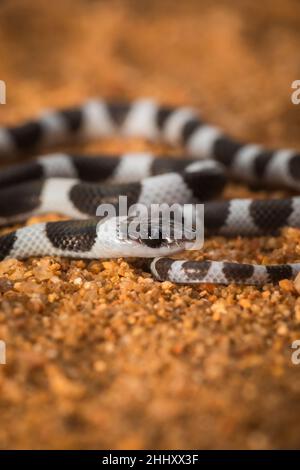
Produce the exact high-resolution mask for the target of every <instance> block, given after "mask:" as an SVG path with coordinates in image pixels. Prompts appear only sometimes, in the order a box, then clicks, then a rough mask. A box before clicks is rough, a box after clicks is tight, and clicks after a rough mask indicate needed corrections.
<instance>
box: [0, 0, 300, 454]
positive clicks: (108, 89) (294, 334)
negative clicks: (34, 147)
mask: <svg viewBox="0 0 300 470" xmlns="http://www.w3.org/2000/svg"><path fill="white" fill-rule="evenodd" d="M177 3H178V4H177V5H176V4H175V2H171V1H169V0H164V1H159V0H152V1H151V2H150V1H141V0H140V1H138V0H132V1H114V0H113V1H109V2H108V1H107V2H96V1H82V0H81V1H80V0H73V1H72V2H71V1H68V0H61V1H60V2H59V4H58V2H52V3H51V2H46V1H39V2H35V1H33V0H27V1H26V0H23V1H21V0H18V1H17V0H13V1H10V2H8V1H4V2H2V3H1V5H0V57H1V69H0V79H1V80H5V82H6V85H7V104H6V105H1V106H0V122H1V123H2V124H8V123H10V124H12V123H15V122H18V121H19V120H21V119H24V118H27V117H31V116H32V115H34V114H36V113H38V112H39V111H40V110H41V109H42V108H49V107H56V106H64V105H69V104H74V103H80V102H81V101H82V100H84V99H85V98H87V97H90V96H98V95H100V96H105V97H109V98H114V97H119V98H127V99H132V98H135V97H139V96H153V97H155V98H157V99H159V100H160V101H163V102H165V103H171V104H192V105H194V106H196V107H198V108H200V109H201V112H203V115H204V116H205V117H206V119H207V120H208V121H209V122H212V123H214V124H216V125H218V126H221V127H223V128H224V129H225V130H226V131H227V132H229V133H230V134H232V135H234V136H235V137H237V138H239V139H245V140H249V141H256V142H260V143H263V144H266V145H268V146H282V147H284V146H288V147H300V136H299V123H300V105H299V106H296V105H293V104H292V103H291V92H292V90H291V83H292V81H293V80H296V79H300V77H299V65H300V58H299V45H300V31H299V28H298V24H299V19H300V5H299V3H298V2H296V1H292V0H289V1H284V0H282V1H279V0H278V1H266V2H263V3H258V2H252V1H250V0H249V1H247V0H244V1H236V2H234V1H225V0H223V1H219V2H209V1H208V0H205V1H196V0H194V1H187V2H177ZM76 148H77V150H84V151H93V152H96V151H99V152H100V151H106V152H109V153H114V152H124V151H130V150H144V149H145V150H153V151H157V152H160V153H162V152H165V153H168V154H170V158H171V157H172V155H173V154H174V153H175V152H176V151H177V153H178V151H179V150H180V149H176V150H175V151H174V150H171V149H168V148H166V147H162V146H159V145H150V144H148V143H147V142H145V141H142V140H138V139H130V140H127V141H124V140H122V139H117V138H116V139H110V140H106V141H102V142H96V143H93V144H90V145H87V146H85V147H83V146H81V147H76ZM284 194H288V193H283V192H282V191H273V192H272V193H268V192H265V191H260V192H255V193H254V192H251V191H250V190H248V189H246V188H244V187H242V186H240V185H237V184H236V185H233V184H230V185H229V186H228V188H227V189H226V192H225V196H226V197H232V196H246V195H251V196H253V197H269V196H273V197H274V196H283V195H284ZM57 218H58V216H57V215H55V214H51V215H49V216H45V217H39V218H32V219H30V220H29V221H28V222H27V223H33V222H36V221H40V220H56V219H57ZM5 230H7V229H3V230H2V233H3V232H4V231H5ZM299 242H300V231H299V230H295V229H284V230H283V231H282V234H281V236H280V237H277V238H274V237H260V238H254V239H250V238H249V239H248V238H246V239H244V238H243V239H242V238H234V239H232V240H226V239H224V238H222V237H214V238H212V239H209V240H206V242H205V246H204V250H203V252H189V253H187V254H184V255H182V256H187V257H189V258H191V259H216V260H221V259H227V260H235V261H244V262H260V263H282V262H292V261H293V262H295V261H299V260H300V247H299ZM0 297H1V298H0V300H1V306H0V340H5V341H6V344H7V364H6V365H0V420H1V426H0V448H2V449H12V448H33V449H38V448H43V449H45V448H63V449H67V448H71V449H89V448H98V449H102V448H112V449H115V448H117V449H127V448H129V449H144V448H156V449H159V448H204V449H215V448H227V449H231V448H247V449H253V448H260V449H269V448H278V447H280V448H292V447H298V446H299V433H300V401H299V391H300V368H299V367H300V366H297V365H293V364H292V361H291V354H292V349H291V344H292V342H293V341H294V340H296V339H300V298H299V294H298V292H297V289H296V288H295V286H294V284H293V283H292V282H290V281H287V280H284V281H281V282H280V284H279V285H266V286H264V287H263V288H254V287H249V286H248V287H247V286H245V287H237V286H233V285H232V286H229V287H223V286H212V285H202V286H194V287H187V286H176V285H173V284H171V283H169V282H164V283H159V282H156V281H154V280H153V279H152V278H151V276H150V274H149V273H148V272H146V270H145V267H144V266H143V264H142V263H141V262H140V261H138V260H133V261H130V262H129V261H127V260H123V259H119V260H115V261H110V260H106V261H103V260H101V261H99V260H95V261H91V262H86V261H81V260H77V261H76V260H75V261H70V260H66V259H62V258H51V257H45V258H42V259H30V260H28V261H26V262H20V261H16V260H9V261H3V262H1V263H0Z"/></svg>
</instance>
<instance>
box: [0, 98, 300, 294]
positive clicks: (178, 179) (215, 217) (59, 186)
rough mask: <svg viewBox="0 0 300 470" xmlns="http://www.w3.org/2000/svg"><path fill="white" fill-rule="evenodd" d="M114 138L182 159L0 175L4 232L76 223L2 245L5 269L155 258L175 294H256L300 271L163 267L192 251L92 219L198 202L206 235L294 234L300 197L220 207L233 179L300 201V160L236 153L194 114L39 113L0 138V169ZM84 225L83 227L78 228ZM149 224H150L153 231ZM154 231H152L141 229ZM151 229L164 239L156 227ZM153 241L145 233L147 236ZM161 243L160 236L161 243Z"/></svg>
mask: <svg viewBox="0 0 300 470" xmlns="http://www.w3.org/2000/svg"><path fill="white" fill-rule="evenodd" d="M116 133H118V134H121V135H123V136H125V137H131V136H134V137H141V138H144V139H148V140H150V141H162V142H164V143H166V144H170V145H172V146H178V145H180V146H181V147H182V148H183V149H184V153H185V154H187V155H188V157H186V156H182V157H180V158H176V159H170V158H167V157H156V156H154V155H152V154H150V153H128V154H124V155H115V156H114V158H113V157H112V156H108V155H101V156H98V157H94V156H93V157H92V156H85V155H73V154H68V153H54V154H47V155H44V156H41V157H37V158H35V159H34V160H30V161H28V162H25V163H18V164H14V165H13V166H9V167H7V168H4V169H2V171H1V172H0V224H1V225H7V224H10V223H14V222H21V221H23V220H24V219H26V218H28V217H29V216H31V215H34V214H42V213H45V212H49V211H55V212H61V213H62V214H64V215H66V216H69V217H71V220H64V221H58V222H47V223H39V224H33V225H30V226H26V227H22V228H20V229H18V230H15V231H14V232H10V233H7V234H5V235H3V236H1V237H0V259H6V258H19V259H23V258H27V257H30V256H42V255H58V256H67V257H81V258H87V259H89V258H113V257H123V256H124V257H143V258H150V269H151V272H152V274H153V275H154V277H155V278H156V279H158V280H169V281H172V282H176V283H186V284H189V283H201V282H205V283H206V282H209V283H222V284H230V283H237V284H254V285H263V284H265V283H267V282H276V281H278V280H280V279H283V278H293V277H295V275H296V274H297V273H298V272H300V263H294V264H284V265H252V264H242V263H232V262H225V261H202V262H200V261H190V260H175V259H172V258H169V257H168V255H173V254H175V253H177V252H178V251H182V250H184V249H185V248H188V246H189V243H190V242H189V241H188V240H187V239H185V238H184V237H182V238H181V239H175V238H174V237H173V238H172V236H171V237H170V238H167V239H166V238H163V237H158V238H156V239H151V236H150V235H149V237H148V238H146V239H135V238H132V239H127V240H122V239H120V237H119V230H120V226H121V223H122V217H112V218H103V219H102V218H101V217H96V210H97V207H98V206H99V205H101V204H107V203H109V204H113V205H114V206H116V207H117V206H118V200H119V196H120V195H122V196H126V197H127V199H128V201H129V204H135V203H141V204H144V205H146V206H151V204H157V203H167V204H173V203H178V204H181V205H184V204H187V203H195V202H202V203H204V215H205V234H206V235H208V236H209V235H216V234H217V235H224V236H236V235H244V236H253V235H268V234H277V233H278V232H279V230H280V229H281V228H282V227H284V226H290V227H300V197H297V196H295V197H291V198H287V199H271V200H254V199H253V200H252V199H231V200H221V199H215V198H216V197H217V196H219V195H220V194H221V193H222V190H223V188H224V185H225V183H226V181H227V179H228V178H232V179H235V180H239V181H244V182H245V183H247V184H249V183H250V184H256V185H260V186H262V187H283V188H287V189H290V190H293V191H299V190H300V154H299V153H297V151H295V150H290V149H280V150H270V149H267V148H264V147H262V146H260V145H254V144H245V143H242V142H238V141H236V140H234V139H233V138H231V137H229V136H227V135H225V134H224V133H223V132H222V130H221V129H219V128H217V127H215V126H212V125H209V124H207V123H206V122H205V121H204V120H203V119H202V117H201V116H199V114H198V112H197V111H196V110H195V109H193V108H189V107H169V106H161V105H159V104H158V103H156V102H155V101H153V100H148V99H141V100H137V101H134V102H132V103H125V102H106V101H104V100H101V99H93V100H89V101H87V102H85V103H84V104H83V105H81V106H76V107H73V108H67V109H63V110H53V111H46V112H44V113H43V114H41V115H40V116H39V117H38V118H37V119H36V120H32V121H28V122H25V123H23V124H20V125H18V126H14V127H3V128H0V160H2V161H4V162H7V161H10V160H13V158H15V157H16V156H21V157H23V156H31V155H34V154H37V153H38V152H39V150H41V149H43V148H48V147H57V146H58V145H63V144H70V143H71V144H73V143H74V141H75V142H76V141H78V142H79V141H80V140H91V139H98V138H105V137H110V136H113V135H115V134H116ZM78 219H79V220H78ZM149 223H150V222H149ZM148 229H149V227H148ZM157 230H158V231H159V230H160V227H159V224H158V227H157ZM149 233H150V232H149ZM159 233H160V232H159Z"/></svg>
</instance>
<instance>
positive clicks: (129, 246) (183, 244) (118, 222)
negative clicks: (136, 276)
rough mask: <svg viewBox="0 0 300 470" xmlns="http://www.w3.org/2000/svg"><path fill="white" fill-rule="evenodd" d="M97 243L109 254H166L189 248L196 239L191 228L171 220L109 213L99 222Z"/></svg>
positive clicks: (116, 255)
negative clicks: (165, 221)
mask: <svg viewBox="0 0 300 470" xmlns="http://www.w3.org/2000/svg"><path fill="white" fill-rule="evenodd" d="M97 237H98V240H99V243H101V244H102V245H103V248H104V249H105V250H108V251H107V252H108V253H109V254H108V256H110V257H112V256H114V257H119V256H120V257H123V256H129V257H143V258H152V257H155V256H167V255H172V254H173V253H178V252H180V251H183V250H186V249H189V248H190V247H191V245H192V244H194V242H195V234H194V233H193V231H192V230H188V229H186V228H184V227H183V224H178V223H176V222H174V221H170V222H169V223H168V224H167V225H166V224H164V223H163V222H162V221H161V220H159V219H151V220H150V219H149V218H140V217H138V216H137V217H127V216H122V217H112V218H109V219H106V220H105V221H101V222H100V223H99V224H98V230H97Z"/></svg>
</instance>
